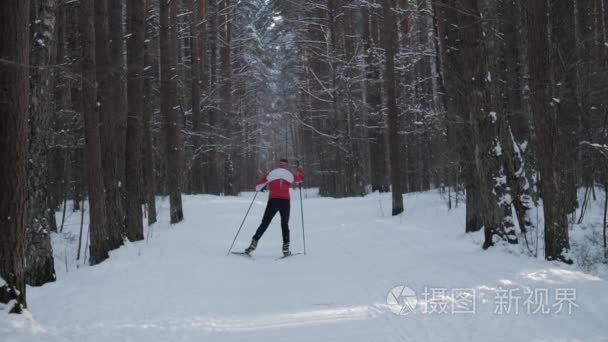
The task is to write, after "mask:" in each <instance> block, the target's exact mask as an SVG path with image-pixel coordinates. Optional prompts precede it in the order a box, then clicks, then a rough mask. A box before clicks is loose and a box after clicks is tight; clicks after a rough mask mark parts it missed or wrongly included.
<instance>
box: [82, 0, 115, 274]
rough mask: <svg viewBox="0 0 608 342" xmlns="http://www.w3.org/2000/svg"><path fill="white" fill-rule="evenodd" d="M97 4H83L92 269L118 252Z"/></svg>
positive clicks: (83, 56) (83, 49)
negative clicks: (109, 209) (109, 194)
mask: <svg viewBox="0 0 608 342" xmlns="http://www.w3.org/2000/svg"><path fill="white" fill-rule="evenodd" d="M93 18H95V8H94V1H82V2H80V38H81V47H82V59H81V82H82V96H81V100H82V115H83V117H84V125H85V140H86V145H87V148H86V156H87V157H88V160H87V176H88V185H89V208H90V210H89V234H90V236H91V244H90V258H89V261H90V263H91V265H95V264H98V263H100V262H102V261H103V260H105V259H107V258H108V251H110V250H112V249H114V248H116V246H115V245H114V244H113V243H112V242H113V241H112V240H111V236H110V234H111V233H113V232H110V231H109V227H108V225H107V221H106V220H107V216H106V201H105V190H104V184H103V175H102V167H101V140H100V139H101V138H100V134H99V113H98V112H97V108H98V105H97V86H96V85H97V80H96V66H95V25H94V20H93Z"/></svg>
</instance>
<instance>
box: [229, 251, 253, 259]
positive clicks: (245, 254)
mask: <svg viewBox="0 0 608 342" xmlns="http://www.w3.org/2000/svg"><path fill="white" fill-rule="evenodd" d="M230 253H232V254H234V255H241V256H244V257H247V258H251V259H252V258H253V257H252V256H251V254H247V253H245V252H230Z"/></svg>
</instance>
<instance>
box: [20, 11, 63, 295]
mask: <svg viewBox="0 0 608 342" xmlns="http://www.w3.org/2000/svg"><path fill="white" fill-rule="evenodd" d="M31 6H32V8H31V18H32V21H31V23H32V26H31V30H32V37H31V40H32V42H31V44H32V45H31V46H32V56H31V64H32V66H35V68H32V70H31V75H30V119H29V120H30V137H29V142H30V145H29V154H30V157H29V158H28V196H29V210H30V214H29V222H28V227H27V248H26V251H27V252H26V254H27V265H26V282H27V283H28V284H29V285H33V286H38V285H42V284H44V283H47V282H49V281H54V280H55V267H54V258H53V248H52V246H51V236H50V233H51V231H52V230H54V229H56V224H55V212H54V210H52V209H51V207H50V205H49V204H50V199H49V196H50V195H49V192H48V181H49V163H48V161H49V159H50V158H49V148H48V145H49V143H50V139H49V136H50V134H51V130H50V129H49V127H50V124H51V117H52V115H53V112H52V111H53V107H54V106H52V105H51V103H52V100H53V98H52V95H53V89H52V87H53V86H54V85H55V84H54V82H52V81H51V80H50V79H51V76H52V75H53V74H52V72H51V70H50V68H49V65H51V64H52V63H53V61H54V56H53V46H54V45H55V44H56V42H55V41H54V37H55V11H56V10H57V3H56V1H55V0H48V1H42V0H33V1H31Z"/></svg>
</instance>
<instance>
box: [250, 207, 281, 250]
mask: <svg viewBox="0 0 608 342" xmlns="http://www.w3.org/2000/svg"><path fill="white" fill-rule="evenodd" d="M278 210H279V208H278V207H277V205H276V203H275V200H274V199H270V200H269V201H268V204H266V210H264V216H263V217H262V223H261V224H260V226H259V227H258V229H257V230H256V231H255V234H254V235H253V237H252V238H251V245H250V246H249V247H248V248H247V249H246V250H245V252H246V253H251V252H253V250H254V249H256V247H257V246H258V240H260V238H261V237H262V235H264V232H266V229H268V226H269V225H270V222H271V221H272V218H273V217H274V215H275V214H276V213H277V211H278Z"/></svg>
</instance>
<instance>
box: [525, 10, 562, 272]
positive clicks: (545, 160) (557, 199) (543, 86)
mask: <svg viewBox="0 0 608 342" xmlns="http://www.w3.org/2000/svg"><path fill="white" fill-rule="evenodd" d="M527 4H528V7H527V19H528V25H529V26H528V60H529V68H530V81H529V82H530V92H531V95H530V98H531V101H530V102H531V105H532V113H533V117H534V130H535V132H536V138H537V144H538V146H537V150H536V151H537V153H536V158H537V161H538V166H539V171H540V176H541V188H542V196H543V204H544V205H543V212H544V217H545V258H546V259H548V260H563V261H568V260H567V259H566V257H565V256H564V253H565V252H567V251H568V249H569V248H570V243H569V239H568V219H567V217H566V214H567V212H568V211H567V210H566V208H565V207H564V206H565V205H566V203H565V201H564V198H562V196H560V191H561V188H562V174H561V171H560V165H562V164H561V162H560V150H559V147H558V146H559V145H558V142H559V140H558V139H559V130H558V127H559V124H558V119H557V117H558V112H557V110H556V108H555V103H553V101H554V100H553V99H555V97H553V93H552V91H553V90H552V88H553V87H552V84H553V82H552V77H551V73H552V67H551V63H547V59H546V52H547V51H550V48H551V40H550V32H549V9H550V8H549V1H540V0H539V1H530V2H528V3H527ZM564 14H565V13H564Z"/></svg>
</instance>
